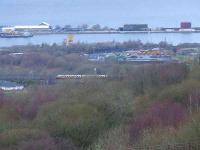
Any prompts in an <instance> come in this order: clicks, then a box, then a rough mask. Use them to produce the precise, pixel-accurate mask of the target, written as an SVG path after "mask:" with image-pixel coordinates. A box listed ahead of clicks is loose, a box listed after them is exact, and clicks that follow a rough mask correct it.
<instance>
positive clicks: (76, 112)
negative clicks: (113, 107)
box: [36, 101, 105, 147]
mask: <svg viewBox="0 0 200 150" xmlns="http://www.w3.org/2000/svg"><path fill="white" fill-rule="evenodd" d="M36 124H37V125H39V127H40V128H42V129H46V130H48V131H49V132H50V133H51V135H53V136H58V137H65V138H68V137H69V138H71V139H72V140H73V142H74V143H75V144H76V145H78V146H80V147H86V146H88V145H90V144H91V143H92V142H93V141H94V140H95V139H96V138H97V137H98V136H99V134H100V132H102V131H103V127H104V124H105V123H104V117H103V115H102V114H101V113H99V112H98V111H97V109H96V108H95V107H92V106H90V105H87V104H69V103H66V102H62V101H57V102H53V103H51V104H47V105H45V106H44V107H41V109H40V111H39V114H38V116H37V118H36Z"/></svg>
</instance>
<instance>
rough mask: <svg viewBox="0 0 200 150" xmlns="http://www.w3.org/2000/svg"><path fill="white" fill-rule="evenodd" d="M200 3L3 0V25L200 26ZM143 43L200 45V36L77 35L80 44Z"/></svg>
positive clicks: (58, 38) (53, 38)
mask: <svg viewBox="0 0 200 150" xmlns="http://www.w3.org/2000/svg"><path fill="white" fill-rule="evenodd" d="M199 5H200V1H199V0H190V1H188V0H182V1H175V0H165V1H163V0H149V1H146V0H0V25H31V24H39V23H40V22H42V21H45V22H48V23H50V24H51V25H53V26H55V25H62V26H64V25H66V24H71V25H72V26H74V27H76V26H78V25H81V24H85V23H87V24H89V25H90V26H91V25H94V24H101V25H102V26H109V27H114V28H117V27H119V26H123V24H126V23H147V24H149V27H162V26H164V27H179V24H180V22H181V21H191V22H192V23H193V26H195V27H196V26H200V22H199V20H200V13H199ZM65 37H66V35H50V36H49V35H48V36H46V35H44V36H35V37H33V38H30V39H0V47H2V46H11V45H24V44H28V43H32V44H40V43H49V44H50V43H54V42H56V43H62V41H63V40H64V38H65ZM138 39H139V40H141V41H144V42H160V41H163V40H166V41H168V42H170V43H175V44H176V43H184V42H200V34H132V35H76V41H81V42H83V41H84V42H102V41H112V40H116V41H126V40H138Z"/></svg>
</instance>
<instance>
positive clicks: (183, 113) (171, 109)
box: [129, 102, 187, 141]
mask: <svg viewBox="0 0 200 150" xmlns="http://www.w3.org/2000/svg"><path fill="white" fill-rule="evenodd" d="M186 118H187V110H186V108H185V107H183V106H182V105H181V104H178V103H171V102H166V103H155V104H153V105H152V106H151V107H150V108H149V109H148V110H147V112H146V113H145V114H141V115H139V116H138V117H136V118H135V119H134V120H133V121H132V122H131V125H130V130H129V131H130V137H131V140H132V141H136V140H137V139H138V138H139V136H140V135H141V133H142V132H143V131H144V130H145V129H152V128H156V127H174V128H178V127H179V125H180V124H181V123H182V122H183V121H185V120H186Z"/></svg>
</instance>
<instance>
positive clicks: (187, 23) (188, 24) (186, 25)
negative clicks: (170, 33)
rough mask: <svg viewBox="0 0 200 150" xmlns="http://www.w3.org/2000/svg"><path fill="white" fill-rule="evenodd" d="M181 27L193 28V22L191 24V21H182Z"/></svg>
mask: <svg viewBox="0 0 200 150" xmlns="http://www.w3.org/2000/svg"><path fill="white" fill-rule="evenodd" d="M181 28H182V29H191V28H192V24H191V22H181Z"/></svg>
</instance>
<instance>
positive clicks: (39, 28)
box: [2, 22, 51, 32]
mask: <svg viewBox="0 0 200 150" xmlns="http://www.w3.org/2000/svg"><path fill="white" fill-rule="evenodd" d="M13 31H19V32H45V31H51V26H50V25H49V24H48V23H46V22H42V23H41V24H39V25H26V26H13V27H3V28H2V32H13Z"/></svg>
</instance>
